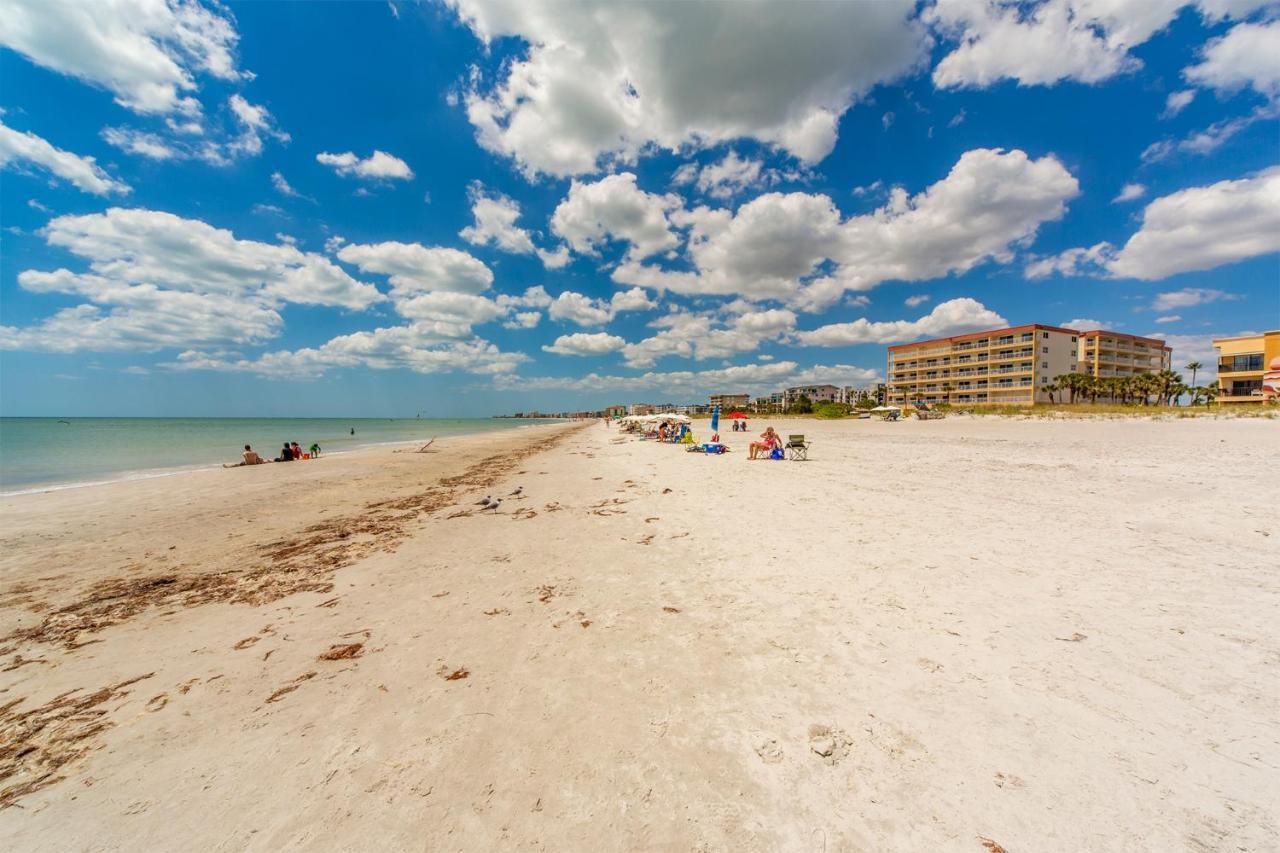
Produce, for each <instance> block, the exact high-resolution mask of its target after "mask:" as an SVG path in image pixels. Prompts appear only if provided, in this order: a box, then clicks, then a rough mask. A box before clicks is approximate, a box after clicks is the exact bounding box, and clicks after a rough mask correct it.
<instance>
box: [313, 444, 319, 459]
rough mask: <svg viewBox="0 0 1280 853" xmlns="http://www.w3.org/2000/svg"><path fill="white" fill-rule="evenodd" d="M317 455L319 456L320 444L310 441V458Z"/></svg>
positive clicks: (314, 457)
mask: <svg viewBox="0 0 1280 853" xmlns="http://www.w3.org/2000/svg"><path fill="white" fill-rule="evenodd" d="M319 456H320V445H318V444H316V443H315V442H314V441H313V442H311V458H312V459H316V458H318V457H319Z"/></svg>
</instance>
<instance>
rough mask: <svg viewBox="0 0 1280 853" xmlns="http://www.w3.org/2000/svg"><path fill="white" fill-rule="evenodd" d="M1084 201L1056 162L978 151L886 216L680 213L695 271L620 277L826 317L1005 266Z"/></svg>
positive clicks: (788, 201)
mask: <svg viewBox="0 0 1280 853" xmlns="http://www.w3.org/2000/svg"><path fill="white" fill-rule="evenodd" d="M1078 193H1079V184H1078V183H1077V181H1076V179H1075V178H1074V177H1073V176H1072V175H1071V173H1070V172H1068V171H1067V170H1066V169H1065V168H1064V167H1063V166H1062V164H1061V163H1060V162H1058V160H1057V159H1056V158H1054V157H1052V156H1046V157H1043V158H1041V159H1039V160H1033V159H1032V158H1030V157H1028V156H1027V155H1026V153H1024V152H1022V151H1017V150H1014V151H1002V150H999V149H975V150H973V151H967V152H965V153H964V154H963V155H962V156H961V157H960V159H959V161H958V162H957V163H956V164H955V166H953V167H952V169H951V172H950V173H949V174H948V175H947V176H946V177H945V178H943V179H942V180H940V181H938V182H936V183H934V184H933V185H932V186H930V187H928V188H927V189H925V190H924V191H922V192H920V193H917V194H916V195H914V196H911V195H908V194H907V192H906V191H905V190H904V189H902V188H895V189H894V190H893V191H892V192H891V193H890V195H889V199H888V201H887V202H886V204H884V205H883V206H882V207H880V208H879V209H877V210H875V211H873V212H872V213H869V214H864V215H860V216H852V217H849V218H848V219H843V220H842V219H841V214H840V211H839V210H838V209H837V208H836V206H835V203H834V202H833V201H832V200H831V198H829V197H828V196H826V195H821V194H809V193H787V194H782V193H768V194H765V195H762V196H759V197H757V198H755V199H753V200H752V201H750V202H748V203H746V204H744V205H742V206H741V207H740V208H738V210H737V211H736V212H733V213H731V212H729V211H727V210H723V209H710V208H707V207H699V208H697V209H695V210H692V211H688V212H684V211H678V212H677V213H675V214H674V215H673V216H672V219H673V220H674V221H675V222H676V223H677V224H678V225H680V226H681V227H687V228H688V229H689V238H688V241H689V246H688V255H689V256H690V258H691V259H692V261H693V262H694V265H695V268H696V271H695V272H686V271H683V270H681V271H667V270H664V269H661V268H659V267H657V266H653V265H643V264H640V263H636V262H634V261H633V260H632V259H628V260H627V261H625V262H624V263H623V264H621V265H620V266H619V267H618V268H617V269H616V270H615V271H614V273H613V278H614V280H615V281H617V282H619V283H622V284H634V285H638V286H641V287H648V288H652V289H658V290H670V291H672V292H675V293H684V294H716V295H729V294H739V295H741V296H743V297H745V298H748V299H752V300H761V299H777V300H782V301H785V302H787V303H789V304H792V305H793V306H795V307H799V308H801V309H804V310H820V309H821V308H824V307H826V306H828V305H831V304H834V303H835V302H836V301H838V300H839V298H840V297H841V295H842V294H843V293H844V292H845V291H848V290H868V289H870V288H873V287H875V286H876V285H878V284H880V283H882V282H885V281H890V280H901V281H924V280H928V279H932V278H938V277H940V276H944V275H947V274H950V273H963V272H966V271H968V270H970V269H972V268H973V267H975V266H977V265H978V264H980V263H983V262H984V261H988V260H994V261H996V262H999V263H1007V262H1008V261H1010V260H1012V258H1013V254H1014V248H1015V247H1017V246H1020V245H1022V244H1024V243H1026V242H1028V241H1030V240H1031V239H1032V238H1034V236H1035V234H1036V231H1037V229H1038V228H1039V226H1040V225H1041V223H1043V222H1049V221H1053V220H1057V219H1060V218H1061V217H1062V216H1063V214H1064V213H1065V211H1066V202H1067V201H1069V200H1070V199H1072V198H1074V197H1075V196H1076V195H1077V194H1078ZM826 262H830V263H831V267H830V269H826V268H825V267H824V265H825V264H826Z"/></svg>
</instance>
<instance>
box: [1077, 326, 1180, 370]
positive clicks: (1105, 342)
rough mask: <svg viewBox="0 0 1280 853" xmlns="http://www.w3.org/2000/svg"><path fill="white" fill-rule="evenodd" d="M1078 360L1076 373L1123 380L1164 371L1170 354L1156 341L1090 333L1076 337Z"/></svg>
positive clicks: (1083, 333) (1171, 353)
mask: <svg viewBox="0 0 1280 853" xmlns="http://www.w3.org/2000/svg"><path fill="white" fill-rule="evenodd" d="M1078 356H1079V358H1078V361H1079V364H1078V366H1077V367H1076V368H1075V370H1076V372H1077V373H1084V374H1086V375H1088V376H1098V377H1110V376H1116V377H1125V376H1136V375H1138V374H1139V373H1159V372H1160V371H1162V370H1168V369H1169V365H1170V360H1171V359H1172V357H1173V350H1172V349H1170V348H1169V347H1167V346H1165V344H1164V341H1162V340H1160V339H1158V338H1143V337H1139V336H1138V335H1124V334H1121V333H1119V332H1107V331H1104V330H1102V329H1094V330H1092V331H1088V332H1081V333H1080V346H1079V353H1078Z"/></svg>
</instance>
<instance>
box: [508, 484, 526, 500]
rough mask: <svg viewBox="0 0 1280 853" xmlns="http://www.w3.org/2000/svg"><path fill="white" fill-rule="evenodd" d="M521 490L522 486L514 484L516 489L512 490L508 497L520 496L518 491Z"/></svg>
mask: <svg viewBox="0 0 1280 853" xmlns="http://www.w3.org/2000/svg"><path fill="white" fill-rule="evenodd" d="M523 491H524V486H516V490H515V491H514V492H512V493H511V494H510V495H508V497H512V498H518V497H520V493H521V492H523Z"/></svg>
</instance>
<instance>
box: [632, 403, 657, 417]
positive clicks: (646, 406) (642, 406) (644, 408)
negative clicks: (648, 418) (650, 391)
mask: <svg viewBox="0 0 1280 853" xmlns="http://www.w3.org/2000/svg"><path fill="white" fill-rule="evenodd" d="M653 412H654V407H653V404H652V403H632V404H631V405H630V406H627V414H629V415H652V414H653Z"/></svg>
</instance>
